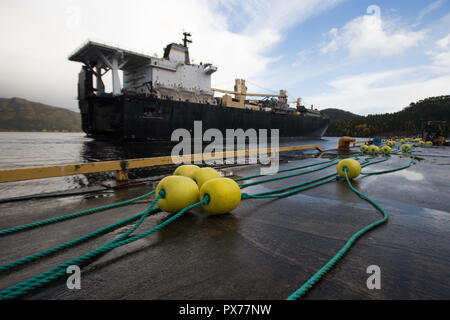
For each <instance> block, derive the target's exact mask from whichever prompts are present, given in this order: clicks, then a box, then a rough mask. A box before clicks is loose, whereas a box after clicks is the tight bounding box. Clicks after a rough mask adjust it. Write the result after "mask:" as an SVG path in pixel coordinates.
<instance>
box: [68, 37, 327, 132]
mask: <svg viewBox="0 0 450 320" xmlns="http://www.w3.org/2000/svg"><path fill="white" fill-rule="evenodd" d="M183 35H184V38H183V43H182V44H177V43H170V44H169V45H167V46H166V48H165V49H164V54H163V56H162V57H161V58H159V57H156V56H149V55H145V54H140V53H137V52H133V51H129V50H124V49H121V48H117V47H114V46H111V45H106V44H102V43H98V42H94V41H87V42H86V43H85V44H84V45H82V46H81V47H80V48H79V49H77V50H76V51H75V52H74V53H73V54H72V55H71V56H70V57H69V60H70V61H74V62H80V63H82V64H83V65H82V67H81V71H80V73H79V76H78V97H77V99H78V101H79V108H80V113H81V120H82V129H83V131H84V132H85V133H86V134H87V135H88V136H90V137H93V138H95V139H111V140H120V141H145V140H171V135H172V132H173V131H174V130H176V129H179V128H184V129H187V130H189V131H190V132H192V131H193V128H194V122H195V121H201V122H202V128H203V130H207V129H210V128H216V129H219V130H220V131H221V132H222V133H223V134H225V131H226V130H227V129H243V130H248V129H256V130H258V129H268V130H271V129H279V136H280V137H308V138H321V137H322V135H323V134H324V133H325V131H326V129H327V127H328V124H329V119H328V118H327V117H326V116H325V115H324V114H322V113H320V111H318V110H313V108H312V107H311V109H309V108H306V107H304V106H303V105H302V100H301V99H300V98H299V99H297V100H296V101H295V102H290V101H288V97H287V93H286V91H285V90H280V93H279V94H255V93H248V92H247V87H246V84H245V80H243V79H236V81H235V86H234V90H233V91H231V90H224V89H216V88H212V87H211V75H212V74H213V73H214V72H216V71H217V67H215V66H214V65H213V64H211V63H202V62H200V64H194V63H191V60H190V57H189V48H188V43H191V42H192V41H191V40H190V39H189V37H190V36H191V35H190V34H189V33H186V32H185V33H183ZM108 72H109V73H110V74H111V75H110V77H111V79H112V92H106V90H105V83H104V76H105V74H106V73H108ZM119 72H122V77H121V76H120V74H119ZM215 93H224V94H225V95H223V96H222V97H215ZM250 98H252V99H250ZM258 98H259V100H258ZM292 103H295V104H296V107H291V106H290V104H292Z"/></svg>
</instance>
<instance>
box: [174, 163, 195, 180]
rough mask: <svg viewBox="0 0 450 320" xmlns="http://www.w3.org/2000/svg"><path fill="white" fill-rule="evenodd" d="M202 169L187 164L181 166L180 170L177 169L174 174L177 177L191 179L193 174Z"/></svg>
mask: <svg viewBox="0 0 450 320" xmlns="http://www.w3.org/2000/svg"><path fill="white" fill-rule="evenodd" d="M198 169H200V167H199V166H196V165H195V164H185V165H182V166H179V167H178V168H176V169H175V171H174V172H173V174H174V175H175V176H185V177H190V176H191V174H192V173H194V171H196V170H198Z"/></svg>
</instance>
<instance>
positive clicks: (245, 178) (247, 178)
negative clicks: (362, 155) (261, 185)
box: [234, 157, 339, 182]
mask: <svg viewBox="0 0 450 320" xmlns="http://www.w3.org/2000/svg"><path fill="white" fill-rule="evenodd" d="M338 158H339V157H336V158H334V159H331V160H329V161H323V162H319V163H313V164H308V165H304V166H300V167H294V168H289V169H284V170H279V171H277V172H276V173H277V174H278V173H283V172H288V171H295V170H300V169H306V168H310V167H315V166H319V165H321V164H327V163H330V162H333V161H335V160H337V159H338ZM264 176H267V175H264V174H256V175H254V176H248V177H243V178H239V179H234V181H236V182H238V181H242V180H250V179H254V178H259V177H264Z"/></svg>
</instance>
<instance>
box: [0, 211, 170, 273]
mask: <svg viewBox="0 0 450 320" xmlns="http://www.w3.org/2000/svg"><path fill="white" fill-rule="evenodd" d="M160 211H161V210H160V209H153V210H152V211H151V212H150V213H151V214H154V213H158V212H160ZM143 215H144V213H140V214H138V215H135V216H132V217H130V218H127V219H124V220H122V221H119V222H117V223H114V224H111V225H109V226H106V227H104V228H101V229H98V230H96V231H94V232H91V233H89V234H86V235H84V236H82V237H80V238H77V239H75V240H72V241H69V242H66V243H64V244H61V245H58V246H56V247H53V248H50V249H47V250H44V251H41V252H39V253H36V254H33V255H31V256H28V257H25V258H23V259H20V260H17V261H14V262H10V263H8V264H5V265H3V266H0V272H2V271H7V270H10V269H13V268H15V267H18V266H21V265H24V264H26V263H29V262H32V261H35V260H37V259H39V258H43V257H46V256H49V255H51V254H54V253H56V252H58V251H61V250H64V249H68V248H70V247H73V246H75V245H78V244H80V243H82V242H85V241H87V240H89V239H92V238H94V237H96V236H98V235H100V234H103V233H106V232H109V231H111V230H114V229H116V228H118V227H120V226H123V225H125V224H127V223H129V222H133V221H136V220H138V219H139V218H141V217H142V216H143Z"/></svg>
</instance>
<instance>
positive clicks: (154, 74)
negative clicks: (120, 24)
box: [69, 33, 217, 104]
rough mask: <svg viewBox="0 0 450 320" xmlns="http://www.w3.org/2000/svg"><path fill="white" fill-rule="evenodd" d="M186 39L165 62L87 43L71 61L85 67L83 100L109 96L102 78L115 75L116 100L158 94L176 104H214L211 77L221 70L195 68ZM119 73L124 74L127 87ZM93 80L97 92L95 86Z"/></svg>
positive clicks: (208, 66)
mask: <svg viewBox="0 0 450 320" xmlns="http://www.w3.org/2000/svg"><path fill="white" fill-rule="evenodd" d="M184 35H185V38H184V40H183V41H184V44H176V43H171V44H169V45H168V46H167V47H166V48H165V49H164V55H163V58H158V57H154V56H149V55H145V54H141V53H137V52H133V51H130V50H125V49H121V48H118V47H114V46H111V45H107V44H102V43H99V42H94V41H87V42H86V43H85V44H84V45H82V46H81V47H80V48H79V49H77V50H76V51H75V52H74V53H73V54H72V55H71V56H70V57H69V60H70V61H75V62H81V63H83V64H84V66H83V69H82V72H81V73H80V86H79V87H81V88H84V89H83V91H82V92H81V94H80V91H79V99H82V98H83V97H85V96H86V94H97V95H102V94H105V85H104V83H103V80H102V76H103V75H104V74H106V73H107V72H109V71H111V73H112V95H113V96H117V95H121V94H123V93H124V92H127V93H130V94H132V93H139V94H156V95H157V96H158V97H166V98H170V99H173V100H182V101H184V100H189V101H192V102H202V103H205V102H208V103H212V104H214V103H215V100H214V94H213V91H212V90H211V74H212V73H214V72H216V71H217V68H216V67H215V66H213V65H212V64H210V63H205V64H203V63H200V64H199V65H197V64H191V63H190V59H189V49H188V47H187V43H188V42H191V41H190V40H188V39H187V36H189V34H188V33H184ZM119 70H121V71H123V86H122V84H121V81H120V77H119ZM93 76H95V79H96V84H95V88H94V86H93V85H92V84H91V83H92V77H93ZM86 83H87V84H88V85H87V88H86ZM90 87H92V88H90Z"/></svg>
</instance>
